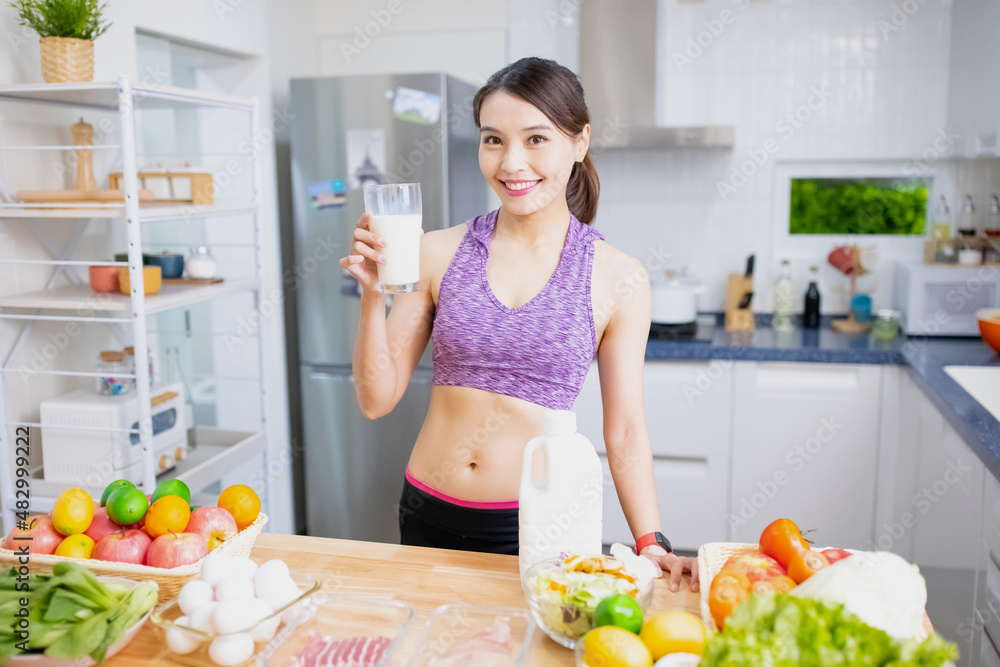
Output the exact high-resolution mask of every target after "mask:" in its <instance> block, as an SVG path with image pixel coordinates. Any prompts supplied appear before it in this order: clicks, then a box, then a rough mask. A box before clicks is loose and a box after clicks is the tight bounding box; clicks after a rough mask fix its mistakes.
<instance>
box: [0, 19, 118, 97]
mask: <svg viewBox="0 0 1000 667" xmlns="http://www.w3.org/2000/svg"><path fill="white" fill-rule="evenodd" d="M11 7H13V8H14V9H15V10H17V14H18V18H19V19H20V22H21V25H24V26H28V27H29V28H31V29H32V30H34V31H35V32H37V33H38V35H39V36H40V37H41V47H42V78H43V79H45V82H46V83H67V82H83V81H93V79H94V40H95V39H97V38H98V37H100V36H101V35H102V34H103V33H104V31H105V30H107V29H108V27H109V26H110V25H111V24H110V23H107V22H106V21H104V20H103V14H104V9H105V8H106V7H107V3H106V2H105V3H104V4H98V0H17V1H16V2H12V3H11Z"/></svg>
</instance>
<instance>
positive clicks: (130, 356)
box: [125, 345, 153, 387]
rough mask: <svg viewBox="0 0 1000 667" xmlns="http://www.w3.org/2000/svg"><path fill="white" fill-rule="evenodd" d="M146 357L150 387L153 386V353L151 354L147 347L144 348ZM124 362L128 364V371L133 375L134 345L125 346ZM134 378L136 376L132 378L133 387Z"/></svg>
mask: <svg viewBox="0 0 1000 667" xmlns="http://www.w3.org/2000/svg"><path fill="white" fill-rule="evenodd" d="M146 359H147V360H148V362H149V386H150V387H152V386H153V354H152V352H150V351H149V348H148V347H147V348H146ZM125 363H126V364H128V366H129V368H130V369H131V370H130V371H129V372H130V373H131V374H132V375H135V347H134V346H132V345H129V346H128V347H126V348H125ZM135 380H136V378H132V386H133V387H134V386H135Z"/></svg>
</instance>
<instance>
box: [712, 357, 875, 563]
mask: <svg viewBox="0 0 1000 667" xmlns="http://www.w3.org/2000/svg"><path fill="white" fill-rule="evenodd" d="M734 389H735V392H734V393H735V403H734V407H735V410H734V421H733V454H732V461H733V472H732V495H731V500H730V505H729V507H730V509H729V516H728V522H729V525H730V529H731V534H730V537H731V539H732V540H733V541H737V542H756V541H757V540H758V539H759V538H760V533H761V531H762V530H763V529H764V527H765V526H767V524H769V523H770V522H771V521H773V520H774V519H777V518H780V517H788V518H790V519H792V520H793V521H795V522H796V523H797V524H798V525H799V527H800V528H801V529H803V530H807V529H816V532H815V533H814V534H813V535H812V539H813V540H815V542H816V544H817V545H822V546H826V545H831V546H837V547H844V548H861V549H866V548H870V545H871V541H872V529H873V522H874V518H875V515H874V507H875V475H876V467H877V462H878V444H879V430H880V422H879V407H880V403H881V392H882V367H880V366H874V365H846V364H816V363H813V364H807V363H803V364H800V363H777V362H776V363H771V362H739V363H737V364H736V372H735V388H734Z"/></svg>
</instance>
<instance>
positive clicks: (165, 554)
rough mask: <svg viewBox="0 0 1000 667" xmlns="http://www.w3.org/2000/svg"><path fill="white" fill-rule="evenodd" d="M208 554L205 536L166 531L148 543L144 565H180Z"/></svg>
mask: <svg viewBox="0 0 1000 667" xmlns="http://www.w3.org/2000/svg"><path fill="white" fill-rule="evenodd" d="M206 554H208V543H207V542H205V538H204V537H202V536H201V535H196V534H195V533H167V534H166V535H160V536H159V537H157V538H156V539H155V540H153V543H152V544H150V545H149V552H148V553H147V554H146V565H151V566H153V567H164V568H171V567H180V566H181V565H190V564H191V563H197V562H198V561H199V560H201V559H202V558H203V557H204V556H205V555H206Z"/></svg>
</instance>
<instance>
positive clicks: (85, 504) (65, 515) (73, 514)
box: [52, 489, 94, 535]
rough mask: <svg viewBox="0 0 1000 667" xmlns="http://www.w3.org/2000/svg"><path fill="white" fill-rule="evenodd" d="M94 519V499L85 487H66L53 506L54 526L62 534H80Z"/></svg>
mask: <svg viewBox="0 0 1000 667" xmlns="http://www.w3.org/2000/svg"><path fill="white" fill-rule="evenodd" d="M93 520H94V499H93V498H91V497H90V494H89V493H87V492H86V491H84V490H83V489H66V490H65V491H63V492H62V493H60V494H59V497H58V498H56V504H55V505H53V507H52V526H53V527H54V528H55V529H56V530H57V531H58V532H59V533H60V534H61V535H79V534H80V533H82V532H84V531H85V530H87V529H88V528H90V522H91V521H93Z"/></svg>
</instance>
